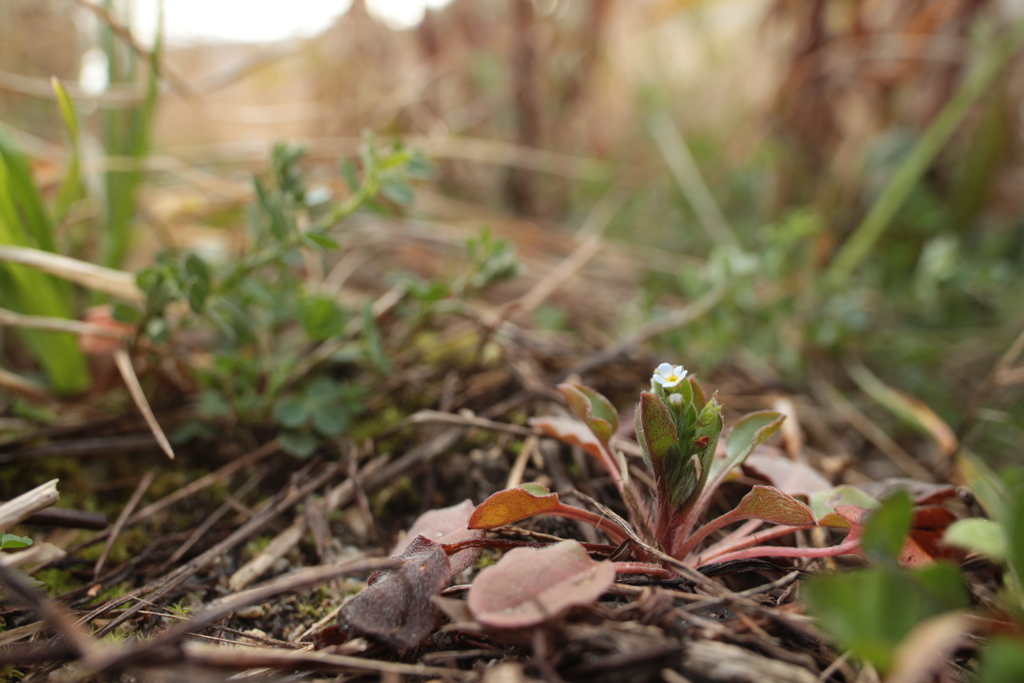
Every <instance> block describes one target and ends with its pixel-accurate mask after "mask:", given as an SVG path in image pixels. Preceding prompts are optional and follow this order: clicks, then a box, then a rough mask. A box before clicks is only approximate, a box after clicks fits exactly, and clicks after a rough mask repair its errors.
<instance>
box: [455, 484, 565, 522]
mask: <svg viewBox="0 0 1024 683" xmlns="http://www.w3.org/2000/svg"><path fill="white" fill-rule="evenodd" d="M558 506H559V502H558V494H557V493H551V492H550V491H548V490H547V488H545V487H544V486H541V485H540V484H525V485H523V486H521V487H519V488H514V489H505V490H504V491H498V492H497V493H495V494H494V495H492V496H491V497H489V498H488V499H487V500H485V501H484V502H482V503H480V505H478V506H477V507H476V510H474V511H473V515H472V516H471V517H470V518H469V528H470V529H496V528H497V527H499V526H504V525H506V524H515V523H516V522H519V521H522V520H524V519H527V518H528V517H533V516H534V515H542V514H544V513H546V512H549V511H551V510H554V509H556V508H558Z"/></svg>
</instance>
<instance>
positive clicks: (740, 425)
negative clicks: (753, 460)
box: [710, 410, 786, 480]
mask: <svg viewBox="0 0 1024 683" xmlns="http://www.w3.org/2000/svg"><path fill="white" fill-rule="evenodd" d="M784 419H786V418H785V416H784V415H781V414H779V413H776V412H774V411H771V410H764V411H761V412H757V413H750V414H749V415H745V416H744V417H742V418H740V420H739V421H738V422H737V423H736V426H735V427H733V428H732V431H731V432H730V433H729V438H728V440H727V441H726V444H725V458H724V459H721V458H719V459H716V460H715V461H714V462H713V463H712V465H711V474H710V478H711V479H712V480H716V479H718V478H719V477H724V476H725V475H726V474H728V473H729V472H730V471H732V469H733V468H734V467H739V466H740V465H742V464H743V461H744V460H746V459H747V456H748V455H750V453H751V452H752V451H753V450H754V449H755V448H757V447H758V446H760V445H761V444H763V443H764V442H765V441H767V440H768V438H769V437H770V436H771V435H772V434H774V433H775V432H777V431H779V427H781V426H782V421H783V420H784Z"/></svg>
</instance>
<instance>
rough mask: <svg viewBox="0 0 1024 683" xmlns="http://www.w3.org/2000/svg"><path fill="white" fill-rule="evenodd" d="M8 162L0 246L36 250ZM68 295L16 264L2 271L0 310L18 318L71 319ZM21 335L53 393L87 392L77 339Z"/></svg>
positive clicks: (0, 169) (1, 189)
mask: <svg viewBox="0 0 1024 683" xmlns="http://www.w3.org/2000/svg"><path fill="white" fill-rule="evenodd" d="M5 160H6V155H2V154H0V243H4V244H12V245H17V246H32V240H31V239H30V238H29V236H28V234H27V233H26V231H25V228H24V227H22V223H21V221H20V219H19V215H18V210H17V209H18V206H17V205H16V203H15V198H16V196H17V194H16V193H17V191H18V190H19V189H20V186H19V185H17V184H16V183H15V182H12V181H13V175H12V174H11V173H10V171H9V169H8V166H7V164H6V162H5ZM33 189H34V185H33ZM69 292H70V287H69V286H68V285H67V283H65V282H61V281H59V280H56V279H54V278H53V277H51V276H49V275H46V274H45V273H40V272H39V271H37V270H33V269H31V268H27V267H25V266H19V265H14V264H7V265H2V266H0V305H3V306H4V307H6V308H9V309H11V310H13V311H16V312H18V313H23V314H26V315H42V316H51V317H56V318H70V317H72V310H73V309H72V303H71V297H70V295H69ZM18 332H19V334H20V335H21V337H22V339H23V340H24V342H25V346H26V347H27V348H28V350H29V351H30V352H31V353H32V354H33V356H34V357H35V358H36V360H37V361H38V362H39V364H40V365H41V366H42V367H43V370H44V371H45V372H46V375H47V377H48V378H49V380H50V384H51V385H52V386H53V389H54V390H55V391H57V392H58V393H62V394H71V393H78V392H81V391H85V390H86V389H88V388H89V386H90V384H91V382H92V380H91V378H90V375H89V369H88V366H87V365H86V362H85V356H84V355H83V354H82V351H81V350H80V349H79V348H78V340H77V339H75V337H74V335H71V334H66V333H60V332H43V331H39V330H19V331H18Z"/></svg>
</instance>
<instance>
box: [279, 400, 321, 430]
mask: <svg viewBox="0 0 1024 683" xmlns="http://www.w3.org/2000/svg"><path fill="white" fill-rule="evenodd" d="M311 417H312V410H311V409H310V406H309V404H308V403H306V402H305V401H304V400H302V399H300V398H298V397H296V396H285V397H284V398H282V399H280V400H279V401H278V402H277V404H276V405H275V406H274V422H276V423H277V424H278V426H280V427H284V428H285V429H298V428H299V427H301V426H302V425H304V424H306V423H307V422H308V421H309V420H310V418H311Z"/></svg>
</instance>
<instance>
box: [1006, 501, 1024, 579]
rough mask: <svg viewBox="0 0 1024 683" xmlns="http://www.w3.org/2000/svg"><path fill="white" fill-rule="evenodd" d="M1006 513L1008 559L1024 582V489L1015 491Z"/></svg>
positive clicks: (1018, 577)
mask: <svg viewBox="0 0 1024 683" xmlns="http://www.w3.org/2000/svg"><path fill="white" fill-rule="evenodd" d="M1006 513H1007V514H1006V522H1005V525H1004V526H1005V528H1006V539H1007V541H1008V542H1007V544H1006V559H1007V560H1008V561H1009V563H1010V567H1011V568H1012V569H1013V570H1014V572H1015V573H1016V574H1017V579H1018V581H1024V489H1021V488H1018V489H1015V490H1014V491H1013V493H1012V495H1011V496H1010V500H1009V501H1008V503H1007V511H1006Z"/></svg>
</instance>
